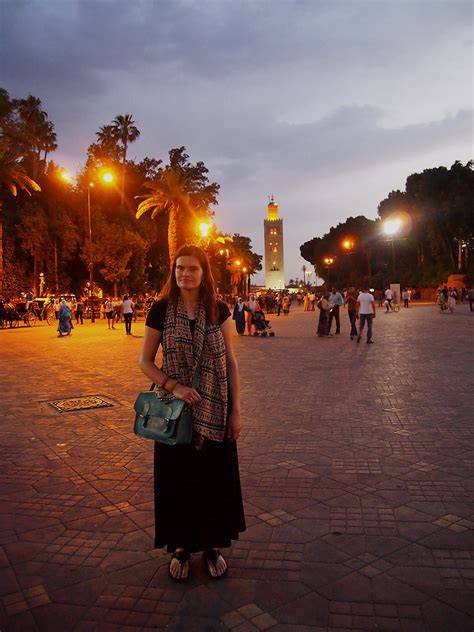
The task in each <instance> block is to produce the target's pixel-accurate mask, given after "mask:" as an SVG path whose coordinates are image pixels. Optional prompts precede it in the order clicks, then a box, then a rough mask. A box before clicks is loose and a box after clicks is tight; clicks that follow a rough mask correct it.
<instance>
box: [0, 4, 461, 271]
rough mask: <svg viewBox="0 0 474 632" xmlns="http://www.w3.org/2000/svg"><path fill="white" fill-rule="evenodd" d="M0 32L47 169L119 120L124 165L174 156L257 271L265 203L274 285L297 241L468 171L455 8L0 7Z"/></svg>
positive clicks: (294, 257)
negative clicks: (426, 183)
mask: <svg viewBox="0 0 474 632" xmlns="http://www.w3.org/2000/svg"><path fill="white" fill-rule="evenodd" d="M0 24H1V26H0V41H1V43H0V46H1V51H0V52H1V62H0V64H1V66H0V84H1V85H2V86H3V87H5V88H6V89H7V90H8V91H9V93H10V96H11V97H18V98H20V97H25V96H27V95H28V94H34V95H35V96H37V97H39V98H40V99H41V100H42V102H43V107H44V109H45V110H46V112H47V113H48V115H49V117H50V119H51V120H52V121H53V123H54V124H55V126H56V132H57V135H58V144H59V147H58V150H57V151H56V152H55V153H54V154H52V155H51V159H53V160H54V161H55V162H56V163H58V164H60V165H64V166H65V167H67V168H69V169H71V170H76V169H78V168H80V167H81V166H82V165H83V163H84V160H85V152H86V149H87V146H88V145H89V144H90V143H91V142H93V141H94V140H95V132H96V131H97V130H98V129H99V127H100V126H101V125H104V124H106V123H109V122H110V121H111V120H112V119H113V118H114V117H115V116H116V115H117V114H125V113H130V114H132V115H133V117H134V119H135V121H136V124H137V126H138V128H139V129H140V130H141V137H140V138H139V140H138V141H137V142H135V143H134V144H133V145H132V146H131V147H130V153H129V157H130V158H132V159H135V158H136V159H138V160H139V159H141V158H142V157H144V156H145V155H148V156H153V157H156V158H162V159H163V160H166V158H167V152H168V150H169V149H170V148H172V147H179V146H181V145H185V146H186V148H187V150H188V153H189V154H190V157H191V159H192V160H193V161H197V160H203V161H204V162H205V163H206V165H207V166H208V168H209V170H210V178H211V180H217V181H218V182H219V183H220V184H221V193H220V197H219V206H218V207H217V208H216V209H215V210H216V223H217V225H218V227H219V228H220V229H222V230H225V231H228V232H240V233H242V234H244V235H248V236H250V237H251V238H252V240H253V246H254V249H255V250H256V251H257V252H258V253H260V254H263V220H264V218H265V214H266V204H267V202H268V196H269V195H270V194H273V195H274V196H275V200H276V201H277V202H278V203H279V205H280V211H281V215H282V216H283V218H284V223H285V263H286V280H287V281H288V279H289V278H295V277H296V276H299V277H301V276H302V272H301V266H302V265H303V263H305V262H304V261H303V260H302V259H301V257H300V255H299V246H300V245H301V244H302V243H303V242H304V241H307V240H308V239H311V238H312V237H315V236H322V235H323V234H324V233H325V232H326V231H327V230H328V229H329V228H330V227H331V226H332V225H335V224H337V223H338V222H340V221H344V220H345V219H346V218H347V217H348V216H351V215H352V216H354V215H359V214H364V215H366V216H367V217H371V218H374V217H375V216H376V213H377V205H378V203H379V202H380V201H381V200H382V199H383V198H384V197H386V195H387V194H388V193H389V191H391V190H392V189H403V188H404V185H405V180H406V177H407V176H408V175H409V174H411V173H413V172H415V171H422V170H423V169H426V168H429V167H434V166H439V165H445V166H450V165H451V164H452V163H453V162H454V161H455V160H461V161H462V162H467V161H468V160H470V159H471V158H472V153H473V152H472V137H473V136H472V131H473V118H472V114H473V102H472V100H473V97H472V77H473V75H472V52H473V47H472V35H473V21H472V4H471V2H464V1H458V0H446V1H431V0H422V1H418V0H413V1H411V0H410V1H407V0H396V1H395V0H394V1H392V0H370V1H366V0H361V1H358V0H348V1H346V0H331V1H317V0H302V1H289V0H287V1H284V0H272V1H266V0H254V1H253V2H250V1H248V2H242V1H240V0H235V1H230V0H216V1H213V2H210V1H206V0H199V1H191V0H173V1H171V0H154V1H153V0H147V1H144V0H133V1H132V0H94V1H92V0H37V1H32V0H2V1H1V2H0ZM259 279H260V280H263V276H261V275H260V276H259Z"/></svg>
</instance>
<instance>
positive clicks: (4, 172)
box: [0, 138, 41, 294]
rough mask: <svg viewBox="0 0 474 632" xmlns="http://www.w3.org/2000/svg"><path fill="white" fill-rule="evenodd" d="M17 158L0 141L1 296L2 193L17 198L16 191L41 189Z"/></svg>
mask: <svg viewBox="0 0 474 632" xmlns="http://www.w3.org/2000/svg"><path fill="white" fill-rule="evenodd" d="M18 158H19V156H18V155H16V154H15V153H14V152H13V151H11V149H10V144H9V142H8V140H6V139H5V138H2V139H0V293H2V294H3V199H2V195H1V193H2V191H3V189H6V190H7V191H9V192H10V193H11V194H12V195H13V196H15V197H16V196H17V194H18V189H20V190H21V191H25V193H28V195H31V191H41V187H40V186H39V184H37V183H36V182H35V181H34V180H32V179H31V178H30V177H29V176H28V175H27V174H26V173H25V170H24V168H23V166H22V165H21V164H20V163H18Z"/></svg>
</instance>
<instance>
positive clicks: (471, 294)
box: [467, 287, 474, 312]
mask: <svg viewBox="0 0 474 632" xmlns="http://www.w3.org/2000/svg"><path fill="white" fill-rule="evenodd" d="M467 298H468V300H469V311H470V312H472V311H474V288H472V287H470V288H469V289H468V291H467Z"/></svg>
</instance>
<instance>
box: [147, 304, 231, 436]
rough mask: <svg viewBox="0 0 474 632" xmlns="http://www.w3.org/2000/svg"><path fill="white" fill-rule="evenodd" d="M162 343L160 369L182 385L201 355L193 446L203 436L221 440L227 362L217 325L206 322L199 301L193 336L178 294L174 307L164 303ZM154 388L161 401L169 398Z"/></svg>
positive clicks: (194, 414)
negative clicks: (198, 398) (198, 399)
mask: <svg viewBox="0 0 474 632" xmlns="http://www.w3.org/2000/svg"><path fill="white" fill-rule="evenodd" d="M162 344H163V366H162V371H164V373H166V375H169V376H170V377H172V378H173V379H176V380H178V382H179V383H180V384H183V385H184V386H191V383H192V379H193V375H194V372H195V370H196V367H197V364H198V362H199V358H200V357H201V356H202V360H201V375H200V379H199V386H198V388H197V391H198V392H199V394H200V395H201V397H202V399H201V401H200V402H199V404H196V405H195V406H193V433H194V445H195V447H197V448H200V447H201V446H202V444H203V442H204V439H211V440H212V441H219V442H220V441H222V440H223V439H224V435H225V427H226V421H227V364H226V352H225V343H224V336H223V335H222V332H221V329H220V327H219V325H210V324H208V323H206V310H205V308H204V305H203V304H202V303H199V304H198V307H197V313H196V320H195V323H194V337H193V336H192V335H191V328H190V325H189V318H188V313H187V311H186V306H185V304H184V301H183V299H182V298H181V297H179V299H178V303H177V305H176V307H175V305H174V304H173V303H171V301H169V302H168V307H167V309H166V317H165V326H164V328H163V339H162ZM156 390H157V392H158V394H159V396H160V397H161V398H162V399H163V400H166V399H167V398H170V397H172V396H170V394H169V393H168V392H167V391H164V390H163V389H161V388H160V387H158V386H157V387H156Z"/></svg>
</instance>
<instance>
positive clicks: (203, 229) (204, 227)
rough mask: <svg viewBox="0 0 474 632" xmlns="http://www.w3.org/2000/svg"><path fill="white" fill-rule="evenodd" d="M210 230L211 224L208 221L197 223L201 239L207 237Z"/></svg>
mask: <svg viewBox="0 0 474 632" xmlns="http://www.w3.org/2000/svg"><path fill="white" fill-rule="evenodd" d="M210 230H211V225H210V224H209V223H208V222H201V223H200V224H199V232H200V233H201V237H202V238H203V239H207V238H208V237H209V231H210Z"/></svg>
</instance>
